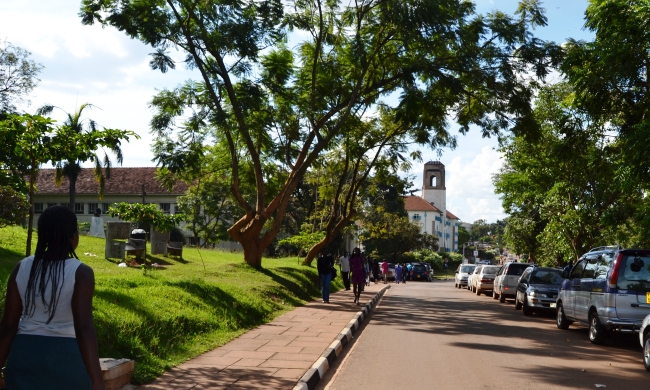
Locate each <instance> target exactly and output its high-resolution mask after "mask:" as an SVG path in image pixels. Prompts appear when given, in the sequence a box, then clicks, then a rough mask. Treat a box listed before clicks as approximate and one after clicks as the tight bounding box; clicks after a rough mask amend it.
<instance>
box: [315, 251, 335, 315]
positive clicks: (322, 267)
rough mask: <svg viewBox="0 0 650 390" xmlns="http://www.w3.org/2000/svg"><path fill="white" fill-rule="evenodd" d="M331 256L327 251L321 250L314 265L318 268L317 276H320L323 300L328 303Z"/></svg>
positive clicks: (331, 265)
mask: <svg viewBox="0 0 650 390" xmlns="http://www.w3.org/2000/svg"><path fill="white" fill-rule="evenodd" d="M333 266H334V264H333V262H332V256H330V255H329V253H325V252H321V253H320V254H319V255H318V260H317V262H316V267H317V268H318V277H319V278H320V288H321V294H322V295H323V302H325V303H330V283H331V282H332V267H333Z"/></svg>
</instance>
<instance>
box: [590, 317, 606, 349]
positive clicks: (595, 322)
mask: <svg viewBox="0 0 650 390" xmlns="http://www.w3.org/2000/svg"><path fill="white" fill-rule="evenodd" d="M606 338H607V330H606V329H605V327H604V326H603V325H602V324H601V323H600V319H599V318H598V313H596V312H595V311H594V312H592V313H591V314H590V315H589V341H591V343H592V344H603V343H605V339H606Z"/></svg>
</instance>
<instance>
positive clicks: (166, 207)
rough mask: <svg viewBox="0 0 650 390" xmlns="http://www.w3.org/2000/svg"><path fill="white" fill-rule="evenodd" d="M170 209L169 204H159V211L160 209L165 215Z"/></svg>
mask: <svg viewBox="0 0 650 390" xmlns="http://www.w3.org/2000/svg"><path fill="white" fill-rule="evenodd" d="M170 208H171V204H170V203H161V204H160V209H161V210H162V211H163V212H165V213H167V214H169V209H170Z"/></svg>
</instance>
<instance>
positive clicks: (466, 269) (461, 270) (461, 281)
mask: <svg viewBox="0 0 650 390" xmlns="http://www.w3.org/2000/svg"><path fill="white" fill-rule="evenodd" d="M474 268H476V265H474V264H460V265H459V266H458V268H457V269H456V275H455V276H454V287H456V288H461V287H467V278H469V275H470V274H471V273H472V272H474Z"/></svg>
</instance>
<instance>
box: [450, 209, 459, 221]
mask: <svg viewBox="0 0 650 390" xmlns="http://www.w3.org/2000/svg"><path fill="white" fill-rule="evenodd" d="M447 218H448V219H458V220H460V218H458V217H457V216H455V215H454V214H452V213H451V212H450V211H449V210H447Z"/></svg>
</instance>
